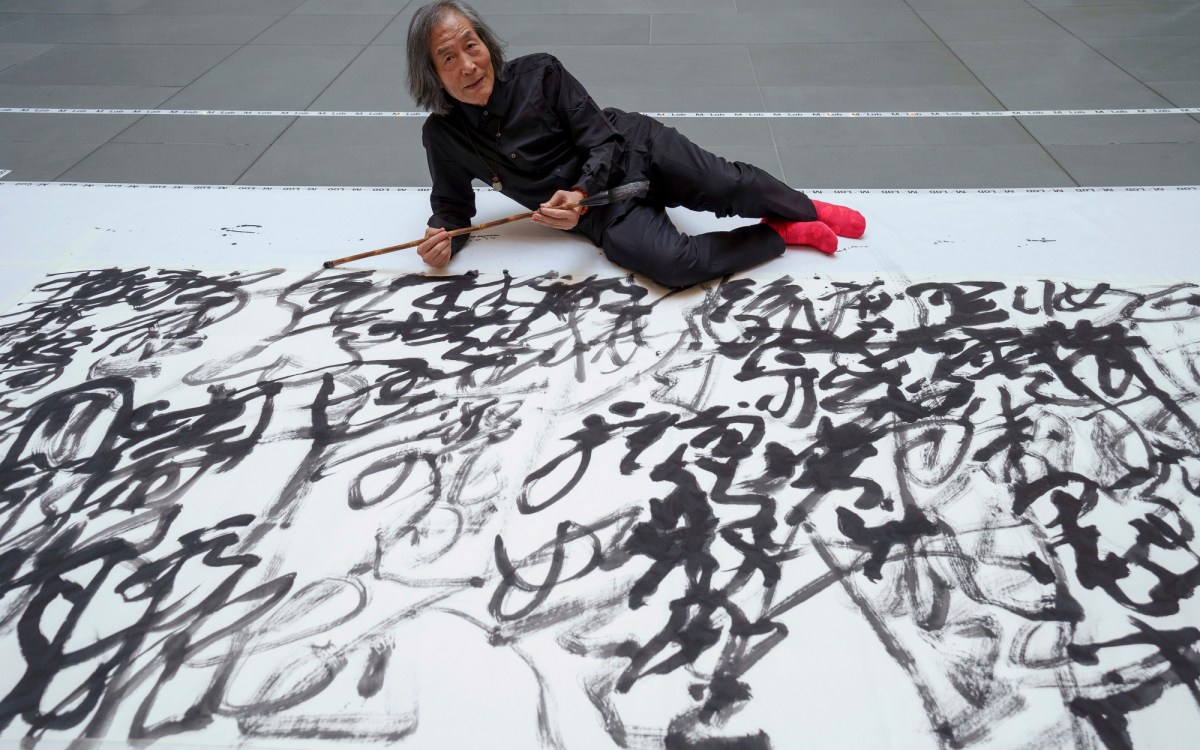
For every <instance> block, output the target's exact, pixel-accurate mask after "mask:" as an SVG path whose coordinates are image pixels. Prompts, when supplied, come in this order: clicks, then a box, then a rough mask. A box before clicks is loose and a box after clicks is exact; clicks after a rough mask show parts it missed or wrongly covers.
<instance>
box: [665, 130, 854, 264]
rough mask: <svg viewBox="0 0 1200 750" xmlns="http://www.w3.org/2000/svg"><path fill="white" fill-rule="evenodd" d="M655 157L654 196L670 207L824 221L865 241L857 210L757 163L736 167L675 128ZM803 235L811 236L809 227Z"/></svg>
mask: <svg viewBox="0 0 1200 750" xmlns="http://www.w3.org/2000/svg"><path fill="white" fill-rule="evenodd" d="M649 156H650V175H651V181H652V184H653V186H654V187H653V192H654V195H655V196H656V197H657V198H658V200H661V201H662V202H663V203H665V204H666V205H668V206H685V207H687V208H690V209H693V210H696V211H712V212H713V213H715V214H716V215H717V216H746V217H751V218H775V219H785V220H787V221H788V222H797V221H798V222H809V221H821V222H823V223H825V224H827V225H829V227H830V228H831V229H832V230H833V231H834V232H835V233H837V234H840V235H842V236H843V237H861V236H862V235H863V231H864V230H865V229H866V221H865V220H864V219H863V217H862V214H860V213H858V212H857V211H855V210H853V209H850V208H846V207H845V206H837V205H834V204H831V203H824V202H821V201H814V200H811V199H810V198H809V197H808V196H807V195H805V194H804V193H802V192H800V191H799V190H793V189H792V188H790V187H788V186H787V185H786V184H785V183H783V182H781V181H780V180H777V179H776V178H775V177H773V176H772V175H771V174H770V173H769V172H766V171H764V170H762V169H759V168H758V167H756V166H754V165H752V164H746V163H743V162H731V161H728V160H726V159H723V158H721V157H720V156H717V155H716V154H712V153H710V152H708V151H706V150H704V149H702V148H700V147H699V146H697V145H696V144H694V143H692V142H691V141H690V140H688V139H687V138H686V137H684V136H683V135H682V134H681V133H680V132H679V131H678V130H675V128H672V127H668V126H663V127H662V129H661V130H658V132H657V134H656V135H655V137H654V140H653V142H652V143H651V145H650V153H649ZM773 225H774V224H773ZM777 228H778V227H777ZM798 230H799V231H800V233H801V234H808V233H809V232H808V231H807V230H806V228H804V227H800V228H798ZM785 236H786V235H785ZM789 242H790V240H789ZM800 244H811V243H807V242H803V241H801V242H800Z"/></svg>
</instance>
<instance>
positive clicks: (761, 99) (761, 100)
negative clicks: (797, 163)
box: [733, 0, 788, 183]
mask: <svg viewBox="0 0 1200 750" xmlns="http://www.w3.org/2000/svg"><path fill="white" fill-rule="evenodd" d="M733 7H734V10H735V11H736V10H737V0H734V6H733ZM746 57H747V58H748V59H749V60H750V75H751V76H752V77H753V78H754V90H755V92H757V93H758V106H760V107H762V108H763V111H764V112H765V111H766V110H767V98H766V97H765V96H763V90H762V84H761V83H760V82H759V80H758V68H756V67H755V65H754V55H753V54H751V53H750V45H749V44H747V45H746ZM767 132H768V133H770V134H771V151H772V152H773V153H774V154H775V162H776V164H778V165H779V174H781V175H783V181H784V182H785V183H786V182H787V181H788V178H787V170H786V169H785V168H784V166H783V157H781V156H780V155H779V141H778V140H776V138H775V127H774V126H773V125H772V124H771V121H770V120H767Z"/></svg>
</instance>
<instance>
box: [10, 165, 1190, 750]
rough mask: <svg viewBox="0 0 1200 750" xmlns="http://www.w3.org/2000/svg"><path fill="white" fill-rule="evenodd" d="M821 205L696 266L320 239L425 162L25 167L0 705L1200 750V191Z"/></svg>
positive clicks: (317, 741)
mask: <svg viewBox="0 0 1200 750" xmlns="http://www.w3.org/2000/svg"><path fill="white" fill-rule="evenodd" d="M826 197H827V198H829V199H837V198H835V196H833V195H829V196H826ZM840 198H841V199H842V200H844V201H845V202H847V203H850V204H851V205H854V206H856V207H858V208H861V209H862V210H863V211H864V213H866V214H867V216H868V219H869V221H870V226H869V231H868V234H867V236H866V237H865V238H864V239H863V240H861V241H848V242H846V243H845V244H844V250H843V252H841V253H839V254H838V255H837V256H836V257H834V258H826V257H824V256H821V255H819V254H817V253H814V252H805V251H789V253H788V254H787V255H786V256H785V257H784V258H782V259H780V260H779V261H777V262H773V263H771V264H768V265H765V266H763V267H761V268H760V269H756V270H755V271H754V272H751V273H748V274H744V275H742V276H739V277H736V278H734V279H730V280H727V281H725V282H723V283H716V282H714V283H712V284H708V285H705V286H704V287H700V288H695V289H691V290H687V291H685V292H682V293H674V292H671V291H669V290H665V289H662V288H658V287H655V286H653V285H648V284H646V283H644V282H639V281H638V280H636V279H628V278H625V277H624V275H623V274H622V273H620V272H619V270H618V269H615V268H614V267H612V266H611V265H610V264H608V263H607V261H605V260H604V259H603V258H602V257H600V256H598V254H597V252H596V251H595V249H594V248H591V247H590V246H589V245H587V244H586V243H583V242H576V241H573V240H571V239H570V238H563V237H561V236H557V235H555V234H554V233H549V234H548V233H547V232H546V231H542V230H539V228H537V227H532V226H511V227H509V228H505V229H503V230H497V231H495V232H494V234H495V235H496V236H495V237H487V238H483V239H481V240H478V241H475V242H473V243H472V245H471V246H468V249H467V250H466V251H464V253H463V255H461V256H460V257H459V258H458V259H456V261H455V264H454V266H452V268H450V269H448V270H447V271H446V272H444V273H438V274H432V275H428V276H421V275H414V274H413V272H417V271H420V270H421V268H420V266H419V261H418V260H416V259H415V257H414V256H411V255H404V254H393V255H391V256H385V258H386V263H385V261H384V260H382V259H380V260H378V262H376V263H369V264H363V265H362V266H361V267H360V266H355V267H352V268H348V269H346V270H341V271H321V270H320V269H319V264H320V262H321V261H323V260H327V259H330V258H334V257H338V256H340V255H344V254H348V253H350V252H355V251H358V250H360V249H365V248H369V247H374V246H381V245H386V244H391V243H394V242H398V241H403V240H404V239H407V238H408V236H409V235H410V234H413V233H414V231H415V230H414V228H413V227H416V228H417V229H419V227H420V225H421V223H422V222H421V218H422V214H423V210H422V209H423V205H422V204H423V201H424V200H425V198H424V195H423V194H421V193H419V192H404V191H362V192H352V191H346V192H342V191H327V190H313V191H306V190H300V191H280V190H255V191H237V190H236V189H229V190H217V189H208V190H201V189H195V188H180V189H171V188H164V189H151V188H117V187H90V188H89V187H82V186H79V187H61V186H44V187H38V186H14V187H4V186H0V207H2V208H0V211H2V212H3V213H2V215H0V222H2V224H0V226H3V227H4V231H5V232H6V237H5V239H4V243H5V244H4V247H5V256H6V257H12V258H13V263H12V267H13V268H15V269H18V271H21V272H25V274H26V275H25V276H24V280H22V279H21V277H17V281H16V282H14V283H24V284H26V287H27V288H26V290H25V292H24V293H23V295H22V302H21V303H20V304H18V305H16V306H14V307H13V308H12V310H11V312H10V313H9V314H8V315H6V316H5V317H3V318H0V352H3V355H2V359H0V378H3V382H4V386H3V387H2V389H0V390H2V392H3V396H2V399H3V400H2V402H0V456H3V463H2V464H0V502H2V503H3V507H2V508H0V514H2V515H0V584H3V589H2V591H3V594H2V595H0V664H3V665H5V668H4V669H3V671H2V672H3V673H2V675H0V722H2V723H3V730H2V731H0V737H2V738H3V739H4V740H5V741H7V742H9V743H10V744H12V745H15V744H17V742H18V740H19V738H21V737H22V736H26V735H29V736H34V737H39V738H41V741H42V742H44V743H45V744H46V745H47V746H62V745H64V744H68V743H71V742H72V741H75V740H78V738H81V737H86V738H93V739H95V740H96V741H98V742H100V743H101V744H104V745H112V746H123V745H125V744H128V743H136V742H140V741H145V740H151V739H152V740H156V742H157V743H158V745H159V746H165V747H207V746H214V745H218V746H230V745H233V744H240V745H244V746H248V747H273V746H303V747H329V748H337V747H346V746H375V745H378V746H381V745H382V744H384V743H387V744H395V745H396V746H398V747H415V748H444V747H468V746H487V747H497V746H505V747H522V748H524V747H564V748H574V747H631V748H642V747H663V746H664V745H666V746H667V747H705V748H707V747H743V748H759V747H881V748H893V747H894V748H900V747H904V748H908V747H931V748H932V747H949V746H961V747H973V748H974V747H980V748H982V747H1026V746H1031V745H1032V746H1037V745H1038V744H1039V743H1042V745H1043V746H1053V747H1064V746H1075V747H1102V746H1105V745H1107V746H1121V743H1127V744H1130V745H1132V746H1134V747H1138V748H1143V747H1148V748H1155V747H1161V748H1169V747H1178V746H1179V740H1180V738H1181V737H1189V736H1194V735H1195V733H1196V731H1197V729H1200V712H1198V711H1197V707H1196V700H1195V697H1194V696H1195V691H1196V680H1197V672H1196V665H1197V664H1198V663H1200V656H1198V653H1197V644H1198V642H1200V630H1197V628H1196V623H1198V622H1200V605H1198V603H1197V601H1196V598H1195V593H1194V588H1195V585H1196V582H1197V581H1198V580H1200V578H1198V577H1200V563H1198V558H1197V554H1196V551H1197V549H1196V544H1197V543H1196V540H1195V538H1194V529H1195V527H1196V525H1197V523H1200V507H1198V506H1197V502H1198V497H1197V494H1198V492H1200V488H1198V487H1197V480H1196V477H1197V475H1198V472H1200V429H1198V428H1197V425H1196V422H1197V420H1198V419H1200V410H1197V408H1196V406H1195V394H1196V392H1197V386H1198V385H1200V374H1198V373H1200V367H1198V366H1197V362H1198V355H1200V328H1198V327H1197V325H1196V323H1195V320H1196V318H1197V314H1198V309H1200V295H1198V294H1197V290H1198V288H1197V287H1196V286H1195V283H1196V282H1197V280H1200V274H1197V270H1198V269H1197V268H1196V263H1197V260H1196V259H1195V256H1196V254H1195V253H1194V252H1192V251H1191V250H1190V247H1189V242H1190V238H1191V237H1194V236H1196V235H1195V231H1194V230H1195V229H1196V227H1195V224H1196V222H1197V218H1196V217H1197V216H1198V215H1200V211H1196V210H1195V209H1196V203H1197V197H1196V193H1192V192H1185V191H1174V190H1171V191H1163V192H1162V193H1151V192H1114V193H1078V192H1065V193H1051V192H1047V193H1024V192H1018V193H1012V194H978V193H964V194H953V193H952V194H931V193H914V194H889V193H860V194H853V195H845V196H840ZM480 203H481V217H480V218H492V217H494V216H499V215H504V214H505V213H508V212H510V211H514V210H516V209H515V208H514V207H513V206H512V205H511V204H507V203H506V202H504V201H503V200H502V199H500V198H499V197H496V196H492V195H491V194H486V193H485V194H481V196H480ZM1132 217H1136V220H1135V219H1134V218H1132ZM679 218H680V222H681V223H682V224H684V225H685V226H686V227H688V228H691V229H693V231H703V230H705V229H708V228H712V227H715V226H719V225H720V224H721V223H720V222H716V221H714V220H712V219H710V218H706V217H703V216H697V215H694V214H680V217H679ZM1134 227H1136V228H1138V230H1139V232H1140V234H1138V235H1137V236H1136V237H1134V236H1132V235H1131V234H1130V232H1131V231H1133V228H1134ZM489 234H491V233H489ZM468 253H469V254H468ZM141 269H145V270H141ZM164 269H165V270H164ZM370 269H378V270H376V271H375V272H373V273H372V272H370ZM468 270H478V271H479V272H480V273H479V274H478V275H474V274H470V275H464V274H465V272H466V271H468ZM47 271H49V272H52V273H53V275H51V276H49V277H48V278H46V279H40V278H38V279H35V278H34V277H40V276H41V274H42V273H45V272H47ZM503 271H508V275H507V276H505V275H504V274H503V273H502V272H503ZM565 277H570V278H565ZM35 285H37V288H36V289H35V288H34V286H35ZM30 289H32V291H29V290H30Z"/></svg>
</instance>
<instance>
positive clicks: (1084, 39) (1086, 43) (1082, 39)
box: [1037, 6, 1186, 107]
mask: <svg viewBox="0 0 1200 750" xmlns="http://www.w3.org/2000/svg"><path fill="white" fill-rule="evenodd" d="M1105 7H1109V6H1105ZM1131 7H1138V6H1131ZM1037 11H1038V12H1039V13H1041V14H1042V15H1043V16H1045V17H1046V18H1047V19H1049V20H1050V22H1051V23H1053V24H1054V25H1056V26H1058V27H1059V28H1060V29H1062V30H1063V31H1065V32H1067V33H1068V34H1071V36H1072V37H1073V38H1075V39H1077V40H1078V41H1079V42H1080V43H1081V44H1083V45H1084V46H1085V47H1087V48H1088V49H1090V50H1091V51H1092V52H1095V53H1096V54H1097V55H1100V57H1102V58H1104V59H1105V60H1107V61H1108V62H1109V63H1110V64H1111V65H1112V66H1113V67H1115V68H1116V69H1117V70H1119V71H1121V72H1122V73H1124V74H1125V75H1127V76H1129V77H1130V78H1131V79H1132V80H1134V81H1136V82H1137V83H1139V84H1141V85H1142V86H1144V87H1146V88H1147V89H1148V90H1150V91H1152V92H1154V94H1155V95H1156V96H1160V97H1162V99H1163V101H1165V102H1169V103H1170V104H1171V106H1173V107H1178V106H1179V104H1178V103H1177V102H1176V101H1175V100H1174V99H1172V98H1170V97H1169V96H1166V95H1164V94H1163V93H1162V92H1160V91H1159V90H1158V89H1156V88H1154V87H1153V86H1151V85H1150V84H1148V83H1146V82H1145V81H1143V80H1142V79H1140V78H1138V77H1137V76H1135V75H1134V74H1133V73H1130V72H1129V71H1128V70H1126V69H1125V68H1124V67H1123V66H1122V65H1121V64H1120V63H1118V62H1117V61H1116V60H1114V59H1112V58H1111V57H1109V56H1108V55H1106V54H1104V53H1103V52H1101V51H1100V50H1098V49H1096V47H1094V46H1093V45H1092V44H1091V43H1090V42H1089V41H1088V39H1098V38H1102V39H1120V38H1123V37H1081V36H1077V35H1075V34H1074V33H1072V32H1071V30H1070V29H1068V28H1067V27H1066V26H1063V25H1062V24H1061V23H1059V22H1058V20H1057V19H1055V18H1054V17H1053V16H1051V15H1050V14H1048V13H1046V11H1044V10H1042V9H1041V8H1038V9H1037ZM1143 38H1146V37H1143ZM1183 38H1186V37H1183Z"/></svg>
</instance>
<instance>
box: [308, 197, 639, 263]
mask: <svg viewBox="0 0 1200 750" xmlns="http://www.w3.org/2000/svg"><path fill="white" fill-rule="evenodd" d="M649 189H650V183H649V182H646V181H645V180H643V181H641V182H630V183H626V184H624V185H620V186H618V187H615V188H613V189H612V190H605V191H603V192H600V193H596V194H595V195H589V196H588V197H586V198H584V199H583V200H581V201H579V202H578V203H564V204H563V205H561V206H555V208H568V209H569V208H583V207H587V206H607V205H608V204H610V203H617V202H618V201H625V200H629V199H630V198H637V197H638V196H640V195H645V194H646V191H647V190H649ZM535 213H537V212H536V211H526V212H524V213H519V214H515V215H513V216H509V217H508V218H505V219H496V220H495V221H489V222H486V223H484V224H476V225H475V226H473V227H463V228H462V229H455V230H453V231H451V232H449V233H448V234H449V235H450V236H451V237H457V236H458V235H460V234H469V233H471V232H477V231H479V230H480V229H491V228H492V227H498V226H500V225H501V224H509V223H511V222H514V221H520V220H521V219H528V218H529V217H530V216H533V215H534V214H535ZM425 239H426V238H425V237H422V238H421V239H419V240H413V241H412V242H405V243H404V244H403V245H392V246H391V247H382V248H380V249H378V250H370V251H368V252H365V253H358V254H357V255H348V256H346V257H345V258H338V259H337V260H327V261H325V264H324V265H325V267H326V268H336V267H337V266H340V265H342V264H343V263H349V262H350V261H352V260H362V259H363V258H370V257H371V256H373V255H383V254H384V253H392V252H395V251H397V250H405V249H407V248H410V247H416V246H417V245H420V244H421V243H422V242H424V241H425Z"/></svg>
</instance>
